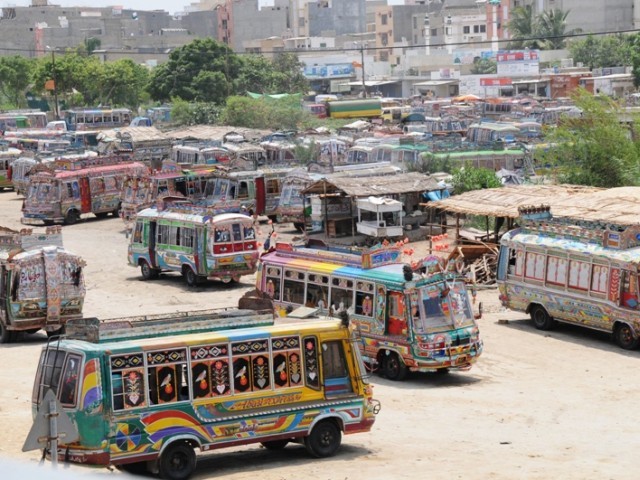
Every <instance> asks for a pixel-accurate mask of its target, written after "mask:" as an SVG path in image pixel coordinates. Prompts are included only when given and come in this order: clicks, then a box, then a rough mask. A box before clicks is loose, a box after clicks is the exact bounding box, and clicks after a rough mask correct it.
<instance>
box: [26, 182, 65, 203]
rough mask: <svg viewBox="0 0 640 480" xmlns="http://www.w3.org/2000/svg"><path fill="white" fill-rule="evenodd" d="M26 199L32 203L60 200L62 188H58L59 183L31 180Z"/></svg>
mask: <svg viewBox="0 0 640 480" xmlns="http://www.w3.org/2000/svg"><path fill="white" fill-rule="evenodd" d="M26 201H27V202H28V203H31V204H41V203H51V202H57V201H60V189H59V188H58V184H57V183H50V182H31V185H29V193H28V195H27V200H26Z"/></svg>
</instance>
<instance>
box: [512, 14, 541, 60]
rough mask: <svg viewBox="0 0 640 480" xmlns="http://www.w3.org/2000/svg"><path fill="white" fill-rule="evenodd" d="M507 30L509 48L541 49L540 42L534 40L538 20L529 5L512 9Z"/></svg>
mask: <svg viewBox="0 0 640 480" xmlns="http://www.w3.org/2000/svg"><path fill="white" fill-rule="evenodd" d="M507 28H508V29H509V32H511V41H510V42H509V48H513V49H522V48H541V42H540V40H538V39H537V38H535V37H536V36H537V34H538V18H537V17H536V16H535V15H534V13H533V7H532V6H531V5H524V6H522V7H516V8H514V9H513V11H512V12H511V20H509V23H508V24H507Z"/></svg>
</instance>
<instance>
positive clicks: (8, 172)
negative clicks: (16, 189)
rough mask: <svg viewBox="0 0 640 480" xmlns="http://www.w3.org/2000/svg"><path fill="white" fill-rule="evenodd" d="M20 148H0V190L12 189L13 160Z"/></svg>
mask: <svg viewBox="0 0 640 480" xmlns="http://www.w3.org/2000/svg"><path fill="white" fill-rule="evenodd" d="M21 154H22V150H19V149H17V148H13V147H3V148H1V149H0V191H2V190H4V189H5V188H9V189H13V183H11V176H12V167H13V162H14V161H16V160H17V159H18V158H19V157H20V155H21Z"/></svg>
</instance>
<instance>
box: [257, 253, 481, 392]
mask: <svg viewBox="0 0 640 480" xmlns="http://www.w3.org/2000/svg"><path fill="white" fill-rule="evenodd" d="M401 255H402V254H401V250H400V248H399V247H395V246H382V245H377V246H375V247H373V248H372V249H370V250H365V251H356V250H350V249H347V248H333V247H326V246H320V245H316V246H313V247H306V246H305V247H296V246H292V245H289V244H284V243H278V244H277V245H276V246H275V248H273V249H270V250H269V251H268V252H267V253H265V254H263V255H262V256H261V257H260V263H259V266H258V276H257V280H256V288H257V290H258V291H259V292H261V293H262V294H264V295H266V296H268V297H269V298H271V299H272V300H273V303H274V306H275V308H276V312H277V313H278V314H279V315H286V314H287V312H288V311H290V310H292V309H295V308H297V307H299V306H301V305H305V306H307V307H311V308H317V309H320V310H321V311H325V312H329V313H330V314H335V313H336V312H341V311H346V312H347V313H348V314H349V318H350V320H351V322H352V323H353V325H354V326H355V327H356V328H357V329H358V331H359V332H360V335H361V337H362V343H361V345H360V346H361V348H362V351H363V355H364V358H365V360H366V361H367V362H368V363H370V364H371V365H372V367H373V368H380V369H381V371H382V373H383V374H384V375H385V376H386V377H388V378H389V379H391V380H401V379H403V378H404V377H405V376H406V374H407V373H408V371H419V372H438V371H439V372H447V371H449V370H452V369H455V370H466V369H469V368H470V367H471V366H472V365H473V364H474V363H475V362H476V361H477V360H478V357H479V356H480V354H481V353H482V348H483V347H482V340H481V339H480V336H479V330H478V325H477V324H476V321H475V316H474V315H473V313H472V310H471V303H470V301H469V296H468V293H467V288H466V285H465V282H464V281H463V279H461V278H460V277H459V276H457V274H456V272H455V269H454V270H453V271H447V269H446V268H442V267H441V264H440V262H439V260H438V259H437V258H436V257H428V258H426V259H424V260H423V261H422V262H418V263H416V265H414V267H415V268H416V269H417V270H416V271H415V272H414V271H413V270H412V267H411V266H409V265H408V264H405V263H403V262H402V261H401ZM420 271H422V272H424V273H420Z"/></svg>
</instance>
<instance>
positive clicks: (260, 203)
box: [255, 176, 267, 215]
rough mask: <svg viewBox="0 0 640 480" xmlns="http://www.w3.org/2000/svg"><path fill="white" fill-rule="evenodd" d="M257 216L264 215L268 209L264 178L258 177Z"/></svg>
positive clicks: (256, 181)
mask: <svg viewBox="0 0 640 480" xmlns="http://www.w3.org/2000/svg"><path fill="white" fill-rule="evenodd" d="M255 186H256V211H255V214H256V215H262V214H263V213H264V211H265V207H266V202H267V200H266V194H267V193H266V188H265V185H264V176H260V177H256V179H255Z"/></svg>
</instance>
